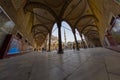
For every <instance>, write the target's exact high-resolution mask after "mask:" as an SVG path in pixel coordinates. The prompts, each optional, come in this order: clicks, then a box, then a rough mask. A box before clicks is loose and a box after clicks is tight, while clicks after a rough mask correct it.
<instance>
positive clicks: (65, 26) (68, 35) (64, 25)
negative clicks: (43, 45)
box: [52, 21, 81, 42]
mask: <svg viewBox="0 0 120 80" xmlns="http://www.w3.org/2000/svg"><path fill="white" fill-rule="evenodd" d="M64 30H65V32H66V40H67V42H69V41H71V42H73V41H74V36H73V33H72V30H71V28H70V25H69V24H67V23H66V22H65V21H63V22H62V27H61V32H62V41H63V42H64ZM52 35H54V36H57V37H58V29H57V24H54V27H53V30H52ZM76 36H77V40H81V39H80V36H79V33H78V31H77V30H76Z"/></svg>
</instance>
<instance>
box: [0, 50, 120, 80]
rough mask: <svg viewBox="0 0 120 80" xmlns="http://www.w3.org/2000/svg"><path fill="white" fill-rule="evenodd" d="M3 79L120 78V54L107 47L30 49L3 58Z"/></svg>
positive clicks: (0, 71) (0, 64) (0, 66)
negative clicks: (23, 52) (26, 51)
mask: <svg viewBox="0 0 120 80" xmlns="http://www.w3.org/2000/svg"><path fill="white" fill-rule="evenodd" d="M0 80H120V53H118V52H115V51H112V50H108V49H105V48H91V49H81V50H80V51H72V50H66V51H64V54H57V52H43V53H42V52H30V53H27V54H24V55H20V56H15V57H11V58H7V59H3V60H0Z"/></svg>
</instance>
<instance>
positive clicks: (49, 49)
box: [48, 32, 51, 52]
mask: <svg viewBox="0 0 120 80" xmlns="http://www.w3.org/2000/svg"><path fill="white" fill-rule="evenodd" d="M48 51H49V52H50V51H51V32H49V48H48Z"/></svg>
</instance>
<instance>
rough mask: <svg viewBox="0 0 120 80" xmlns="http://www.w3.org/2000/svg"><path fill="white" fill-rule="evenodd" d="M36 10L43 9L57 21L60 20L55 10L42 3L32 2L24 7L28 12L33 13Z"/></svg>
mask: <svg viewBox="0 0 120 80" xmlns="http://www.w3.org/2000/svg"><path fill="white" fill-rule="evenodd" d="M34 8H41V9H45V10H46V11H48V12H49V13H50V14H51V15H52V16H53V17H54V18H55V19H59V18H58V16H57V14H56V13H55V12H54V10H53V9H51V8H50V7H49V6H47V5H45V4H43V3H40V2H31V1H29V2H28V3H27V4H26V5H25V6H24V10H25V11H26V12H27V11H29V10H30V11H31V10H33V9H34Z"/></svg>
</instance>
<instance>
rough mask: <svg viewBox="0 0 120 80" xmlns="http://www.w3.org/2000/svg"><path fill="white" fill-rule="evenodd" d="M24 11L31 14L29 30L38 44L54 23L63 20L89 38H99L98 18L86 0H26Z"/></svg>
mask: <svg viewBox="0 0 120 80" xmlns="http://www.w3.org/2000/svg"><path fill="white" fill-rule="evenodd" d="M24 11H25V13H27V12H30V13H32V14H33V17H32V18H33V26H32V29H31V32H32V33H33V36H34V38H35V40H36V42H37V43H39V44H42V43H43V41H44V40H45V39H46V36H47V34H48V33H51V31H52V28H53V25H54V23H55V22H58V21H63V20H64V21H66V22H68V24H70V26H71V28H72V29H75V28H76V29H78V31H79V32H82V33H83V34H85V35H86V36H88V37H89V38H91V39H94V38H99V37H98V36H99V32H98V30H99V29H98V27H97V24H96V23H98V22H99V20H98V19H97V17H96V16H95V15H94V14H93V11H92V9H91V8H90V6H89V3H88V0H28V1H26V4H25V6H24ZM89 35H93V36H89Z"/></svg>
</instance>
